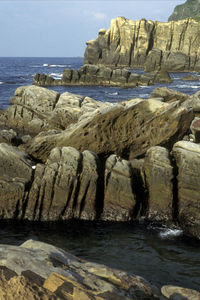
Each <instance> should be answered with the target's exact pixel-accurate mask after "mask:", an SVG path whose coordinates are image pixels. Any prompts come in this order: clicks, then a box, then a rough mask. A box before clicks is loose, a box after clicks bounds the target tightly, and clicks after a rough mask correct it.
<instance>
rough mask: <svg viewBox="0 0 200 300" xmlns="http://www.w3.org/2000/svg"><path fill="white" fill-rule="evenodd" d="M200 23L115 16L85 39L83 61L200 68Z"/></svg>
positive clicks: (149, 68) (148, 67)
mask: <svg viewBox="0 0 200 300" xmlns="http://www.w3.org/2000/svg"><path fill="white" fill-rule="evenodd" d="M199 32H200V23H199V22H197V21H195V20H192V19H186V20H181V21H177V22H168V23H162V22H158V21H147V20H145V19H142V20H139V21H133V20H128V19H126V18H124V17H118V18H116V19H113V20H112V21H111V25H110V28H109V29H108V30H100V31H99V34H98V37H97V38H96V39H95V40H91V41H88V42H87V47H86V50H85V59H84V63H85V64H93V65H94V64H102V65H106V66H115V67H119V66H123V67H129V68H141V67H144V69H145V71H147V72H149V71H153V70H159V69H164V70H168V71H191V70H196V71H199V70H200V54H199V47H200V37H199V36H200V35H199Z"/></svg>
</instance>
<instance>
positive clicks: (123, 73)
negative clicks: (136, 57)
mask: <svg viewBox="0 0 200 300" xmlns="http://www.w3.org/2000/svg"><path fill="white" fill-rule="evenodd" d="M170 82H172V79H171V78H170V76H169V74H168V72H167V71H165V70H161V71H159V70H157V71H152V72H149V73H144V74H141V75H139V74H137V73H133V72H131V71H129V70H128V69H125V68H110V67H105V66H98V65H89V64H85V65H84V66H82V67H81V68H80V70H71V69H66V70H64V72H63V74H62V78H61V79H54V78H52V77H50V76H49V75H45V74H36V75H35V77H34V84H35V85H38V86H56V85H64V86H68V85H103V86H121V87H132V88H133V87H136V86H138V85H142V86H146V85H152V84H154V83H170Z"/></svg>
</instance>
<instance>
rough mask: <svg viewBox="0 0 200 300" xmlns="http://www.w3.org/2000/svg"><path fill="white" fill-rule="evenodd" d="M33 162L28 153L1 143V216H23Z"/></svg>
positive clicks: (4, 217)
mask: <svg viewBox="0 0 200 300" xmlns="http://www.w3.org/2000/svg"><path fill="white" fill-rule="evenodd" d="M33 164H34V163H33V162H32V161H31V159H30V158H29V157H28V155H27V153H25V152H24V151H20V150H19V149H18V148H16V147H12V146H10V145H7V144H0V170H1V171H0V199H1V201H0V218H1V219H15V218H22V217H23V214H24V209H25V205H26V201H27V196H28V192H29V186H30V184H31V180H32V173H33V170H32V166H33Z"/></svg>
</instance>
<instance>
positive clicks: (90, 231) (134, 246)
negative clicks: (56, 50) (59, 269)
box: [0, 57, 200, 291]
mask: <svg viewBox="0 0 200 300" xmlns="http://www.w3.org/2000/svg"><path fill="white" fill-rule="evenodd" d="M82 64H83V58H78V57H77V58H50V57H46V58H45V57H41V58H23V57H22V58H21V57H12V58H9V57H4V58H3V57H2V58H0V108H1V109H6V108H7V107H8V106H9V105H10V102H9V99H10V97H13V95H14V91H15V90H16V88H17V87H19V86H24V85H31V84H32V83H33V77H34V75H35V74H36V73H45V74H49V75H51V76H53V77H54V78H60V77H61V74H62V72H63V70H64V69H66V68H72V69H79V68H80V67H81V66H82ZM133 71H135V72H139V73H141V72H143V71H142V70H133ZM186 74H188V73H170V75H171V77H172V79H173V82H172V83H170V84H155V85H154V86H147V87H144V86H139V87H137V88H126V89H125V88H118V87H96V86H95V87H92V86H85V87H77V86H76V87H75V86H74V87H69V86H67V87H61V86H60V87H51V89H54V90H56V91H58V92H59V93H63V92H66V91H68V92H71V93H75V94H80V95H84V96H89V97H92V98H94V99H96V100H100V101H110V102H113V103H114V102H118V101H122V100H127V99H130V98H135V97H141V98H148V97H149V96H150V94H151V92H152V91H153V90H154V88H155V87H158V86H167V87H169V88H171V89H175V90H179V91H181V92H183V93H187V94H189V95H191V94H193V93H195V92H197V91H199V89H200V81H199V82H198V81H195V82H185V81H182V80H181V78H182V77H183V76H185V75H186ZM193 74H195V75H198V74H197V73H193ZM30 238H32V239H36V240H41V241H44V242H48V243H51V244H53V245H55V246H58V247H61V248H63V249H64V250H66V251H69V252H71V253H72V254H74V255H77V256H79V257H82V258H84V259H87V260H91V261H94V262H98V263H103V264H106V265H108V266H111V267H114V268H118V269H122V270H125V271H128V272H129V273H132V274H137V275H140V276H143V277H144V278H146V279H147V280H149V281H150V282H152V283H153V284H155V285H157V286H162V285H164V284H173V285H179V286H183V287H188V288H193V289H196V290H199V291H200V284H199V283H200V267H199V266H200V255H199V249H200V242H199V241H196V240H193V239H190V238H188V237H185V236H184V235H183V233H182V231H181V230H177V229H176V230H171V229H169V228H165V227H157V226H152V225H151V226H145V225H144V224H136V223H129V224H121V223H119V224H114V223H106V224H104V223H99V222H97V223H90V222H84V223H79V222H78V223H73V224H72V223H71V222H69V223H66V224H64V225H63V224H62V225H61V226H59V225H58V224H43V225H41V224H39V225H37V224H29V225H27V224H14V225H13V224H12V223H10V224H9V223H5V222H2V223H1V226H0V243H6V244H15V245H19V244H21V243H23V242H24V241H25V240H27V239H30Z"/></svg>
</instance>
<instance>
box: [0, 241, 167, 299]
mask: <svg viewBox="0 0 200 300" xmlns="http://www.w3.org/2000/svg"><path fill="white" fill-rule="evenodd" d="M0 248H1V255H0V265H1V266H6V267H7V268H8V269H7V272H6V271H4V274H7V278H6V279H5V278H4V279H2V280H0V295H5V289H6V288H7V289H8V290H7V293H8V295H9V296H10V298H8V299H10V300H12V299H13V300H14V299H16V298H14V297H13V296H14V292H15V293H16V295H18V294H19V298H18V299H20V300H22V299H45V300H46V299H66V300H69V299H72V300H80V299H81V300H83V299H87V300H110V299H120V300H122V299H127V300H129V299H130V300H131V299H135V298H136V297H138V295H139V296H140V299H152V300H153V299H159V296H160V295H161V294H160V291H159V289H158V288H156V287H154V286H152V285H151V284H150V283H148V282H147V281H146V280H145V279H143V278H142V277H139V276H136V275H129V274H128V273H126V272H124V271H121V270H116V269H111V268H109V267H106V266H104V265H100V264H97V263H91V262H87V261H85V260H82V259H80V258H77V257H75V256H73V255H71V254H69V253H67V252H65V251H64V250H61V249H59V248H56V247H54V246H52V245H48V244H45V243H42V242H38V241H33V240H28V241H26V242H25V243H23V244H22V245H21V246H19V247H17V246H8V245H0ZM19 257H20V259H19ZM1 268H2V267H1ZM11 270H12V271H11ZM21 274H23V275H21ZM17 275H18V276H17ZM27 276H28V277H29V278H27ZM38 278H39V281H40V282H41V283H40V285H39V283H37V284H36V282H35V280H36V279H37V281H38ZM23 287H24V290H23ZM45 291H46V294H45ZM20 296H21V297H22V298H20ZM25 296H26V297H25ZM39 296H40V297H41V298H39ZM23 297H24V298H23ZM3 299H4V298H3ZM5 299H7V298H5Z"/></svg>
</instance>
